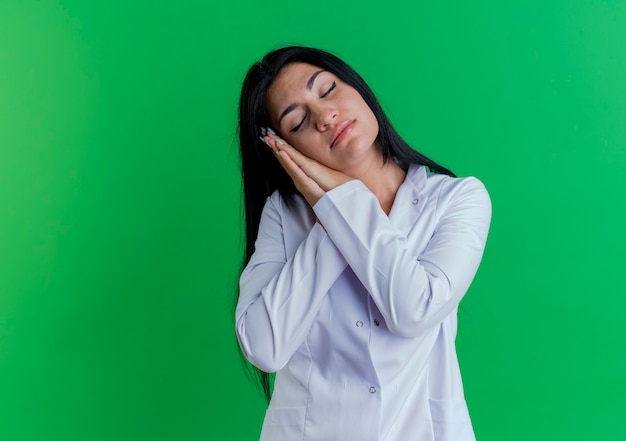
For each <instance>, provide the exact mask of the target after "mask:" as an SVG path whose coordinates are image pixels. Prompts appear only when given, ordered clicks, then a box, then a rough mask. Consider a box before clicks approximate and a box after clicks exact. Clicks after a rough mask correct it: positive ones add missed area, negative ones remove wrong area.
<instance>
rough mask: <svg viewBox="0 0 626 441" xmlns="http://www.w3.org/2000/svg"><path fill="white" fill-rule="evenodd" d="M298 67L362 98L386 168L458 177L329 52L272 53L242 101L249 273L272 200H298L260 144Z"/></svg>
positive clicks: (257, 67) (254, 71) (251, 76)
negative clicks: (275, 100)
mask: <svg viewBox="0 0 626 441" xmlns="http://www.w3.org/2000/svg"><path fill="white" fill-rule="evenodd" d="M296 62H301V63H308V64H311V65H313V66H317V67H319V68H321V69H324V70H326V71H328V72H331V73H333V74H335V75H336V76H337V77H338V78H339V79H340V80H342V81H343V82H344V83H346V84H348V85H350V86H352V87H353V88H354V89H356V91H357V92H359V94H361V96H362V97H363V99H364V101H365V102H366V103H367V105H368V106H369V107H370V109H372V112H373V113H374V115H375V116H376V120H377V121H378V126H379V131H378V137H377V138H376V141H377V143H378V145H380V146H381V148H382V154H383V161H384V162H386V161H387V160H388V159H389V158H394V159H395V160H396V161H397V162H398V164H399V165H400V167H402V168H403V169H404V170H407V169H408V167H409V165H410V164H420V165H424V166H427V167H428V168H429V169H430V170H431V171H433V172H436V173H443V174H447V175H450V176H454V173H452V172H451V171H450V170H448V169H447V168H445V167H443V166H441V165H439V164H437V163H436V162H434V161H432V160H431V159H429V158H427V157H426V156H424V155H422V154H421V153H418V152H417V151H415V150H413V149H412V148H411V146H409V145H408V144H407V143H406V141H404V140H403V139H402V138H401V137H400V135H399V134H398V133H397V132H396V130H395V129H394V128H393V126H392V125H391V122H390V121H389V119H388V118H387V115H385V112H383V109H382V107H381V106H380V104H379V103H378V100H377V99H376V96H375V95H374V92H372V90H371V89H370V88H369V86H368V85H367V83H365V81H364V80H363V78H361V76H360V75H359V74H358V73H356V72H355V71H354V69H352V68H351V67H350V66H348V65H347V64H346V63H345V62H344V61H342V60H341V59H339V58H338V57H336V56H335V55H332V54H330V53H328V52H325V51H322V50H319V49H314V48H310V47H304V46H288V47H284V48H281V49H277V50H275V51H272V52H270V53H268V54H267V55H265V57H263V59H262V60H261V61H260V62H257V63H254V64H253V65H252V66H251V67H250V69H249V70H248V73H247V75H246V78H245V79H244V82H243V86H242V89H241V98H240V101H239V148H240V159H241V173H242V179H243V193H244V208H245V223H246V236H245V242H246V248H245V253H244V258H243V266H244V267H245V265H247V263H248V261H249V260H250V257H251V256H252V253H253V252H254V243H255V241H256V237H257V234H258V231H259V222H260V220H261V212H262V211H263V206H264V205H265V201H266V199H267V197H268V196H270V195H271V194H272V193H273V192H274V191H276V190H278V191H279V192H280V194H281V196H282V197H283V198H284V199H285V200H286V202H287V203H289V201H291V200H292V199H293V197H294V196H295V195H296V194H298V191H297V190H296V188H295V186H294V184H293V181H292V180H291V178H290V177H289V175H287V173H286V172H285V171H284V170H283V168H282V167H281V166H280V164H279V163H278V161H277V160H276V158H275V157H274V155H273V154H272V153H271V151H270V150H269V149H268V148H267V146H266V145H265V144H264V143H263V142H262V141H261V140H260V139H259V135H260V129H261V127H270V126H271V124H270V120H269V115H268V112H267V91H268V89H269V87H270V86H271V85H272V83H273V82H274V80H275V79H276V78H277V77H278V75H279V73H280V72H281V70H282V69H283V68H284V67H285V66H286V65H288V64H290V63H296ZM238 296H239V293H238V292H237V297H238ZM255 373H256V374H257V376H258V380H259V383H260V385H261V387H262V389H263V392H264V394H265V397H266V398H267V400H268V402H269V399H270V397H271V393H270V383H269V374H268V373H267V372H263V371H261V370H259V369H257V368H255Z"/></svg>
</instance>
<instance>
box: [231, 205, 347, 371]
mask: <svg viewBox="0 0 626 441" xmlns="http://www.w3.org/2000/svg"><path fill="white" fill-rule="evenodd" d="M282 202H283V201H282V200H281V198H280V197H279V196H278V194H277V193H276V194H274V195H273V196H272V197H271V198H269V199H268V202H267V203H266V205H265V207H264V209H263V214H262V217H261V223H260V225H259V233H258V237H257V240H256V244H255V252H254V254H253V255H252V257H251V259H250V262H249V263H248V265H247V266H246V268H245V269H244V271H243V273H242V274H241V278H240V294H239V300H238V303H237V309H236V312H235V315H236V317H235V319H236V333H237V338H238V340H239V344H240V346H241V348H242V351H243V353H244V354H245V356H246V357H247V358H248V360H250V362H251V363H252V364H254V365H255V366H257V367H258V368H260V369H262V370H264V371H266V372H274V371H277V370H279V369H281V368H282V367H283V366H284V365H285V364H286V363H287V362H288V361H289V359H290V358H291V356H292V355H293V354H294V353H295V351H296V350H297V349H298V347H299V346H300V345H301V344H302V342H303V341H304V339H305V337H306V335H307V333H308V331H309V329H310V327H311V325H312V324H313V321H314V320H315V317H316V315H317V312H318V310H319V308H320V305H321V302H322V300H323V299H324V297H325V295H326V293H327V292H328V290H329V288H330V287H331V285H332V284H333V283H334V282H335V280H336V279H337V277H339V275H340V274H341V273H342V272H343V270H344V269H345V267H346V262H345V260H344V259H343V257H342V256H341V254H340V253H339V252H338V250H337V248H336V247H335V246H334V244H333V243H332V242H331V241H330V239H329V238H328V235H327V234H326V233H325V231H324V229H323V228H322V227H321V225H319V224H317V223H313V222H312V221H310V220H308V219H306V220H305V219H304V218H303V217H302V210H300V211H299V210H298V208H297V204H294V206H293V207H292V206H290V207H285V206H284V205H283V203H282ZM299 202H300V203H301V204H304V202H303V201H299ZM300 208H302V207H300ZM307 210H308V209H307ZM298 214H300V216H297V215H298ZM293 241H301V243H299V245H298V246H297V247H295V250H292V251H289V248H291V247H290V246H289V243H290V242H291V243H293ZM292 247H293V246H292ZM290 253H293V254H292V255H289V254H290Z"/></svg>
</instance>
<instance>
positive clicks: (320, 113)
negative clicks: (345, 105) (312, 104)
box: [315, 105, 339, 132]
mask: <svg viewBox="0 0 626 441" xmlns="http://www.w3.org/2000/svg"><path fill="white" fill-rule="evenodd" d="M338 117H339V113H338V111H337V109H336V108H335V107H334V106H332V105H320V106H319V107H318V108H317V109H315V118H316V122H315V124H316V125H317V130H319V131H320V132H324V131H326V130H328V129H329V127H331V126H332V125H333V124H335V123H336V122H337V121H338V119H339V118H338Z"/></svg>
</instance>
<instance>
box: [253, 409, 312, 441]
mask: <svg viewBox="0 0 626 441" xmlns="http://www.w3.org/2000/svg"><path fill="white" fill-rule="evenodd" d="M305 415H306V407H276V408H269V409H267V411H266V412H265V420H264V421H263V429H262V431H261V441H265V440H267V441H276V440H283V439H285V440H292V439H301V438H302V431H303V430H304V419H305Z"/></svg>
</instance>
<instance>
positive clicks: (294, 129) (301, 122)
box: [290, 115, 307, 133]
mask: <svg viewBox="0 0 626 441" xmlns="http://www.w3.org/2000/svg"><path fill="white" fill-rule="evenodd" d="M306 117H307V116H306V115H304V118H302V121H300V123H299V124H298V125H297V126H295V127H294V128H293V129H291V130H290V132H291V133H295V132H297V131H298V130H299V129H300V127H302V124H304V120H305V119H306Z"/></svg>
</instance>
